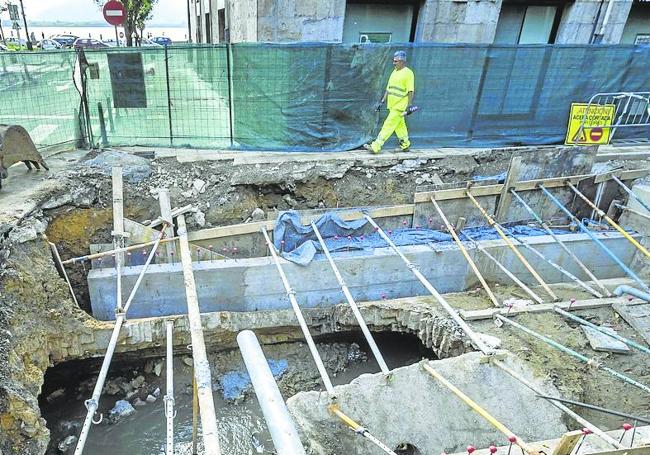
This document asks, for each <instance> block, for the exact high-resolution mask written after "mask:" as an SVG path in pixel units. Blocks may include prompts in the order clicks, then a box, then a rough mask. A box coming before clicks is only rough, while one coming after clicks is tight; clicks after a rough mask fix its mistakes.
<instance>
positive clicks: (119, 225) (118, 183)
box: [111, 167, 125, 312]
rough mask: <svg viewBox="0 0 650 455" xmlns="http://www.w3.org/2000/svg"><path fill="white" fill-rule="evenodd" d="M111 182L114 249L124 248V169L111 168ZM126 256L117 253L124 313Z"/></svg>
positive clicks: (119, 307) (119, 300)
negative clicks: (123, 294) (123, 292)
mask: <svg viewBox="0 0 650 455" xmlns="http://www.w3.org/2000/svg"><path fill="white" fill-rule="evenodd" d="M111 182H112V188H113V231H112V232H111V235H112V236H113V249H114V250H120V249H123V248H124V237H125V232H124V196H123V191H122V184H123V182H122V168H121V167H113V168H111ZM123 263H124V254H123V253H121V252H119V253H115V279H116V280H117V311H118V312H121V311H122V264H123Z"/></svg>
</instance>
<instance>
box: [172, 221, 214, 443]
mask: <svg viewBox="0 0 650 455" xmlns="http://www.w3.org/2000/svg"><path fill="white" fill-rule="evenodd" d="M177 222H178V237H179V240H180V242H179V243H180V257H181V263H182V267H183V279H184V284H185V295H186V297H187V318H188V320H189V323H190V335H191V340H192V358H193V359H194V378H195V379H196V388H197V392H198V393H197V394H198V399H199V414H200V418H201V428H202V430H203V444H204V446H205V453H206V455H220V454H221V449H220V447H219V434H218V430H217V415H216V412H215V408H214V400H213V398H212V377H211V374H210V364H209V363H208V355H207V352H206V349H205V341H204V339H203V328H202V326H201V311H200V309H199V299H198V296H197V293H196V283H195V282H194V272H193V270H192V253H191V251H190V243H189V241H188V239H187V225H186V224H185V216H184V215H179V216H178V218H177Z"/></svg>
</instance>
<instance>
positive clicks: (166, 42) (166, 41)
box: [151, 36, 172, 46]
mask: <svg viewBox="0 0 650 455" xmlns="http://www.w3.org/2000/svg"><path fill="white" fill-rule="evenodd" d="M151 41H153V42H154V43H156V44H159V45H161V46H171V45H172V40H171V39H170V38H167V37H166V36H155V37H153V38H151Z"/></svg>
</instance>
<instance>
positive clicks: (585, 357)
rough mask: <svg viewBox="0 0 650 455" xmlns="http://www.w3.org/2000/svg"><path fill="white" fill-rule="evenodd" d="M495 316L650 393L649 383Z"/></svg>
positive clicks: (496, 316) (498, 317)
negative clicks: (643, 382)
mask: <svg viewBox="0 0 650 455" xmlns="http://www.w3.org/2000/svg"><path fill="white" fill-rule="evenodd" d="M494 317H495V318H497V319H498V320H500V321H502V322H505V323H507V324H510V325H511V326H513V327H516V328H518V329H519V330H521V331H523V332H525V333H527V334H528V335H531V336H534V337H535V338H537V339H539V340H542V341H543V342H544V343H546V344H548V345H549V346H552V347H554V348H555V349H557V350H559V351H562V352H564V353H565V354H569V355H570V356H572V357H575V358H576V359H578V360H582V361H583V362H584V363H586V364H587V365H592V366H595V367H596V368H599V369H601V370H603V371H605V372H607V373H609V374H611V375H612V376H614V377H616V378H618V379H620V380H622V381H624V382H626V383H628V384H630V385H633V386H635V387H638V388H639V389H641V390H643V391H644V392H647V393H650V387H648V386H647V385H645V384H642V383H640V382H638V381H635V380H634V379H632V378H630V377H628V376H626V375H624V374H623V373H619V372H618V371H616V370H614V369H612V368H609V367H606V366H604V365H603V364H602V363H600V362H598V361H595V360H594V359H590V358H589V357H587V356H585V355H582V354H580V353H579V352H576V351H574V350H573V349H571V348H568V347H566V346H564V345H563V344H560V343H558V342H557V341H555V340H553V339H551V338H549V337H547V336H545V335H542V334H541V333H538V332H535V331H534V330H531V329H529V328H528V327H525V326H523V325H521V324H518V323H516V322H515V321H513V320H511V319H508V318H506V317H504V316H502V315H500V314H496V315H494Z"/></svg>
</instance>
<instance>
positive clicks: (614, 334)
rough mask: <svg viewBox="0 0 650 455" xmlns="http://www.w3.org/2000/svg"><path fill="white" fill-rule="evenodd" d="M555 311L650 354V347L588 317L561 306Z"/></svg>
mask: <svg viewBox="0 0 650 455" xmlns="http://www.w3.org/2000/svg"><path fill="white" fill-rule="evenodd" d="M553 311H555V312H556V313H558V314H561V315H562V316H564V317H566V318H569V319H572V320H574V321H576V322H579V323H580V324H582V325H586V326H587V327H591V328H592V329H594V330H598V331H599V332H600V333H603V334H605V335H607V336H608V337H610V338H614V339H615V340H618V341H620V342H622V343H625V344H627V345H628V346H630V347H633V348H634V349H638V350H639V351H641V352H644V353H646V354H650V349H648V348H646V347H645V346H643V345H640V344H639V343H637V342H635V341H632V340H630V339H627V338H625V337H622V336H620V335H619V334H618V333H613V332H608V331H607V330H605V329H604V328H603V327H601V326H599V325H596V324H593V323H591V322H589V321H587V320H586V319H582V318H581V317H578V316H576V315H575V314H571V313H569V312H568V311H564V310H563V309H561V308H558V307H555V308H553Z"/></svg>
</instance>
